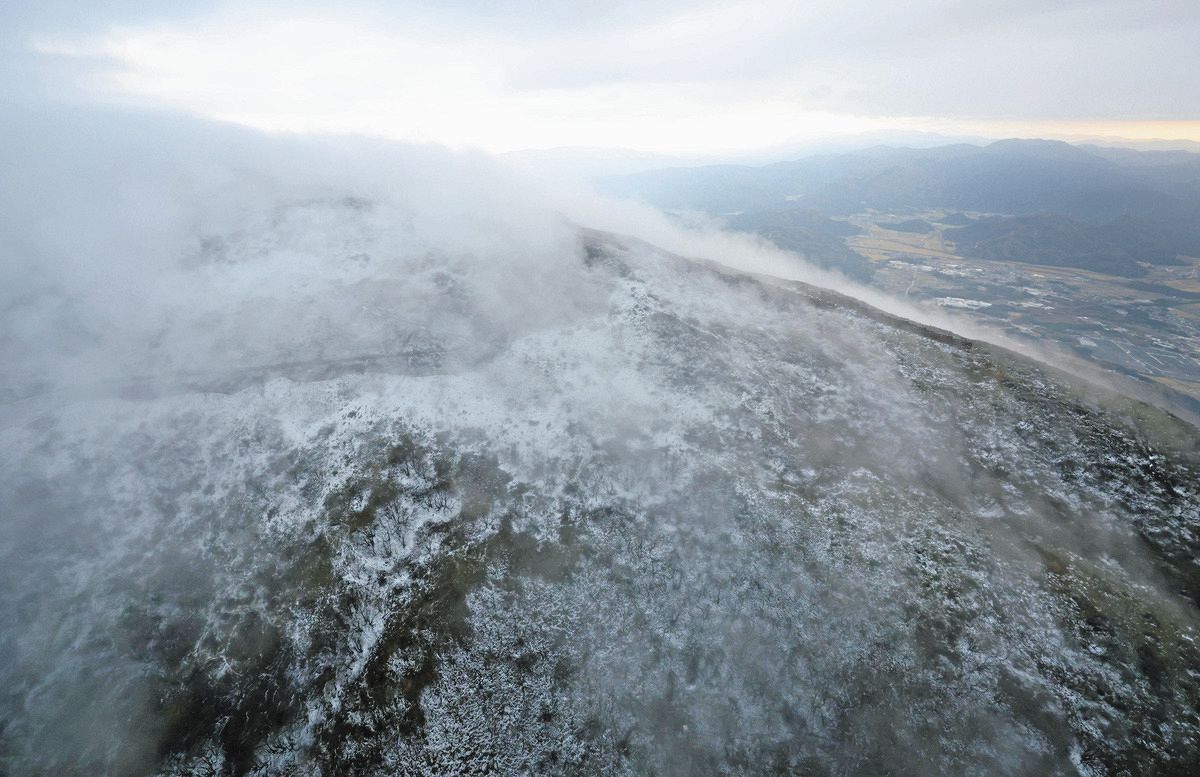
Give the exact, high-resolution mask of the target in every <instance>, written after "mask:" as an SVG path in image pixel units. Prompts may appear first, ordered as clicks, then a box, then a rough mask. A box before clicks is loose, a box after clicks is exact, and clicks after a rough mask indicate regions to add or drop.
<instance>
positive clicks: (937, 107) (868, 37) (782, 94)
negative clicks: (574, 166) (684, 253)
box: [0, 0, 1200, 154]
mask: <svg viewBox="0 0 1200 777" xmlns="http://www.w3.org/2000/svg"><path fill="white" fill-rule="evenodd" d="M0 30H3V32H0V46H3V48H4V51H3V54H2V57H0V67H2V70H0V73H3V74H2V75H0V93H2V94H4V95H5V96H6V97H7V98H8V99H10V100H23V101H38V100H43V99H48V98H52V99H56V100H82V101H102V102H106V103H119V104H133V105H139V106H142V105H147V106H156V107H158V106H162V107H170V108H174V109H182V110H185V111H188V112H193V113H198V114H201V115H204V116H208V117H216V118H221V119H226V120H231V121H235V122H239V123H244V124H249V125H252V126H256V127H260V128H266V129H272V130H290V131H322V132H328V131H334V132H356V133H367V134H372V135H381V136H386V137H392V138H401V139H407V140H420V141H433V142H439V143H445V144H448V145H452V146H475V147H480V148H484V149H486V150H489V151H509V150H514V149H521V148H530V147H541V148H546V147H556V146H611V147H623V148H632V149H638V150H642V151H649V152H657V153H682V154H697V153H721V152H728V151H735V150H752V149H759V148H767V147H771V146H775V145H781V144H787V143H791V142H795V141H798V140H804V139H808V138H814V137H818V136H825V135H838V134H846V133H856V132H877V131H882V130H886V129H905V130H922V131H932V132H942V133H949V134H973V135H986V136H995V137H1000V136H1010V135H1024V136H1031V135H1041V136H1048V137H1071V136H1092V135H1114V136H1124V137H1130V138H1146V137H1168V138H1190V139H1193V140H1200V75H1198V74H1200V2H1197V0H1157V1H1152V0H1091V1H1085V0H1056V1H1055V2H1045V0H1004V1H1003V2H999V1H991V0H976V1H974V2H950V1H949V0H910V1H909V2H904V3H899V2H897V3H885V2H880V1H879V0H818V1H817V2H808V3H800V2H783V1H781V0H739V1H738V2H731V1H730V0H710V1H709V2H683V1H682V0H665V1H662V2H653V1H652V0H643V1H642V2H631V1H630V0H603V1H600V0H561V1H560V2H553V3H551V2H533V1H532V0H527V1H525V2H500V1H499V0H476V1H474V2H459V3H450V2H407V3H405V2H390V3H383V2H367V1H365V0H351V1H350V2H326V3H318V2H303V1H302V2H290V3H283V2H266V3H225V2H219V1H218V2H204V1H201V0H198V1H195V2H192V1H190V0H184V1H183V2H175V3H170V2H158V3H136V2H128V1H125V0H93V1H92V2H87V1H86V0H79V2H65V1H63V0H49V1H45V0H43V1H42V2H37V1H36V0H31V2H27V3H24V4H20V3H15V4H14V3H12V2H10V3H5V4H4V5H3V6H2V7H0Z"/></svg>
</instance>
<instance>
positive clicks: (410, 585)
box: [0, 200, 1200, 775]
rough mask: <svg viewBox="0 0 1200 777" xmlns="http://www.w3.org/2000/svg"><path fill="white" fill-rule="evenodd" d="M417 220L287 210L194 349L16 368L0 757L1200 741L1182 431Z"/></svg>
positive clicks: (1090, 764) (361, 212)
mask: <svg viewBox="0 0 1200 777" xmlns="http://www.w3.org/2000/svg"><path fill="white" fill-rule="evenodd" d="M389 223H390V222H387V221H386V220H381V216H380V214H379V213H378V212H376V211H374V210H373V209H372V206H370V205H369V204H364V203H362V202H358V201H342V200H337V201H331V202H327V203H323V202H305V203H302V204H300V205H296V206H294V207H293V208H291V209H284V210H281V211H279V212H278V213H277V214H276V216H275V221H274V222H272V223H271V224H269V225H265V226H264V225H260V227H261V230H263V231H261V232H246V231H242V232H237V233H231V234H229V235H225V236H223V237H222V238H221V240H219V241H215V242H212V243H210V244H208V245H209V249H210V255H208V256H206V257H199V258H197V259H196V262H197V263H198V264H197V266H196V267H195V268H192V269H190V270H188V272H189V273H197V274H198V277H201V278H202V280H203V283H204V284H206V285H205V288H207V289H211V290H212V293H213V294H214V295H216V296H214V297H213V298H212V299H211V300H210V303H211V309H208V310H206V309H202V310H199V311H196V310H186V311H185V312H184V313H182V314H177V313H173V315H186V316H190V317H191V318H189V319H188V321H187V322H185V325H183V326H179V325H178V323H177V322H176V324H173V325H172V326H170V327H166V328H164V329H163V332H164V334H163V336H162V338H160V340H159V341H156V342H159V343H161V342H162V341H163V338H165V341H166V342H167V344H166V345H165V346H162V347H159V346H158V345H156V346H155V347H156V348H158V350H154V349H151V350H150V351H146V352H135V353H132V354H128V353H124V354H123V358H125V359H126V360H127V361H126V364H128V365H132V366H128V367H127V368H126V369H124V370H123V371H122V372H119V373H118V377H113V376H110V375H107V374H100V375H99V376H98V377H97V379H96V380H95V381H92V382H89V381H88V380H85V379H82V378H81V379H79V380H76V381H74V382H73V383H72V385H73V386H75V387H76V388H75V389H73V390H72V391H66V390H65V389H62V388H61V387H58V388H56V387H54V386H53V385H51V386H49V387H47V386H43V385H37V384H36V382H34V381H33V380H32V379H30V380H28V381H26V382H25V383H23V384H21V385H24V386H25V387H26V388H27V389H28V390H26V391H24V393H21V392H18V391H16V390H15V389H14V390H13V394H12V401H11V402H10V403H9V404H8V405H6V411H5V414H4V416H3V419H4V420H3V424H2V426H3V428H2V430H0V460H2V462H3V470H2V471H0V503H2V504H3V505H4V522H5V526H4V528H5V533H6V541H5V542H4V544H3V545H2V546H0V582H2V587H0V771H3V772H5V773H10V774H71V773H78V774H100V773H110V774H133V773H160V774H172V775H174V774H179V775H184V774H188V775H191V774H206V773H212V774H217V773H225V772H228V773H237V774H244V773H251V774H344V773H353V774H429V775H442V774H468V773H470V774H486V773H502V774H525V773H547V774H602V773H607V774H625V773H635V774H645V773H655V774H709V773H712V774H718V773H719V774H762V773H781V774H782V773H788V774H922V775H924V774H953V775H963V774H1014V775H1016V774H1020V775H1024V774H1075V773H1080V774H1097V775H1107V774H1111V775H1117V774H1171V773H1178V774H1191V773H1193V772H1192V771H1191V769H1192V767H1194V766H1195V765H1196V764H1197V763H1198V762H1200V706H1198V705H1200V669H1198V667H1200V644H1198V643H1197V642H1196V640H1197V638H1198V637H1200V628H1198V626H1200V617H1198V616H1200V612H1198V610H1197V604H1198V602H1200V572H1198V570H1197V566H1196V561H1195V559H1196V558H1197V551H1198V549H1200V490H1198V483H1200V477H1198V476H1200V468H1198V466H1197V461H1196V458H1195V455H1194V454H1195V451H1196V450H1197V444H1198V443H1200V434H1197V433H1196V432H1195V430H1192V429H1191V428H1190V427H1185V426H1183V425H1182V424H1180V423H1178V422H1173V421H1172V420H1171V419H1169V418H1168V417H1166V416H1164V415H1163V414H1161V413H1159V412H1157V411H1153V410H1151V409H1149V408H1146V407H1144V406H1140V405H1137V404H1135V403H1132V402H1128V401H1125V400H1122V399H1120V398H1119V397H1112V396H1107V395H1104V394H1103V393H1102V392H1099V391H1098V390H1093V389H1088V388H1086V387H1083V386H1081V385H1078V384H1074V385H1072V384H1071V383H1069V382H1068V381H1067V380H1066V379H1065V378H1063V377H1062V376H1060V375H1057V374H1056V373H1053V372H1051V371H1048V370H1046V369H1044V368H1040V367H1038V366H1036V365H1033V364H1031V363H1028V362H1025V361H1023V360H1020V359H1018V358H1016V357H1013V356H1011V355H1008V354H1006V353H1003V352H999V351H996V350H994V349H989V348H987V347H984V346H979V345H970V344H967V343H963V342H958V341H956V340H954V339H953V338H945V337H930V336H927V335H928V333H926V332H922V331H919V330H918V329H916V328H913V327H898V326H894V325H892V324H890V323H889V322H888V321H886V320H881V319H880V318H879V317H874V316H871V315H868V314H865V313H864V312H863V311H862V310H860V309H859V308H857V307H856V306H853V305H840V304H836V303H834V304H830V303H829V301H828V300H829V298H828V297H821V296H820V295H817V296H814V295H813V294H812V293H810V291H809V290H808V289H806V288H805V287H803V286H800V285H798V284H788V283H783V282H778V283H775V282H772V281H770V280H767V279H752V278H749V277H746V276H741V275H737V274H734V273H731V272H722V271H720V270H718V269H714V268H712V267H710V266H705V265H699V264H693V263H690V262H687V261H685V260H681V259H678V258H675V257H672V256H668V255H663V254H659V253H656V252H654V251H652V250H650V249H647V248H645V247H643V246H640V245H637V244H632V243H631V244H627V245H622V244H621V242H620V241H618V240H616V239H600V238H596V237H590V238H588V240H587V241H576V242H571V241H559V242H550V243H546V244H539V246H538V248H539V250H542V251H546V250H549V247H553V248H555V250H560V251H561V256H560V260H559V261H558V262H557V263H554V264H549V265H548V264H545V263H539V262H530V263H527V264H521V263H517V264H515V265H512V266H508V265H501V266H500V267H499V268H498V269H495V270H494V271H492V272H491V273H490V274H488V273H481V272H480V267H481V266H484V265H485V264H486V262H487V261H492V260H493V258H494V257H492V256H484V255H482V254H481V253H480V252H481V251H482V250H483V249H479V250H478V251H476V250H475V249H473V248H472V247H471V245H470V244H469V243H470V241H469V240H467V239H466V238H464V241H463V245H462V246H460V248H461V254H459V255H454V256H448V255H445V254H439V253H437V252H429V251H425V250H417V249H416V248H415V247H414V246H415V245H416V244H415V243H414V242H412V241H409V242H404V241H399V242H396V243H389V244H385V245H381V244H380V238H378V237H376V234H377V233H378V232H380V231H381V230H382V231H383V232H385V233H386V230H387V229H388V224H389ZM296 235H300V236H301V238H303V239H301V238H296V237H295V236H296ZM315 235H322V236H324V237H322V238H321V239H320V240H319V241H316V242H314V240H316V238H314V237H312V236H315ZM281 236H284V237H281ZM287 236H290V237H287ZM304 236H308V237H304ZM285 238H286V239H285ZM555 239H556V240H558V238H555ZM296 240H299V242H298V243H297V242H295V241H296ZM289 241H292V242H289ZM521 245H522V244H521V243H520V241H515V242H514V247H513V248H512V250H513V251H518V250H521ZM548 246H549V247H548ZM489 250H490V249H489ZM325 255H327V256H332V257H335V258H336V261H337V262H341V264H338V265H337V267H336V272H335V273H334V274H333V276H332V277H334V278H335V279H336V281H333V282H331V281H330V279H329V277H327V270H326V269H325V268H324V267H323V266H322V265H320V263H319V262H317V263H316V264H312V262H314V261H315V260H314V259H313V257H320V256H325ZM381 255H383V256H387V257H389V258H388V259H387V260H386V262H384V263H383V264H382V265H381V264H379V262H380V261H381V260H380V259H379V257H380V256H381ZM264 257H265V258H264ZM343 259H344V262H343ZM495 261H501V260H500V259H495ZM256 262H258V263H259V264H256ZM264 263H265V264H264ZM343 265H344V266H343ZM372 268H376V270H378V272H376V270H373V269H372ZM310 270H311V271H310ZM255 273H260V274H266V275H264V277H266V276H267V275H270V274H271V273H285V274H287V273H291V275H288V276H287V277H288V278H291V279H292V281H294V283H290V284H288V285H287V286H285V287H284V288H285V289H286V291H287V292H288V295H287V296H264V297H262V298H257V297H253V296H251V297H250V298H243V297H242V296H238V295H239V294H242V292H241V291H240V290H244V289H245V288H247V287H248V286H253V283H252V282H248V281H247V277H248V276H251V275H254V274H255ZM493 281H494V282H493ZM265 283H266V281H264V284H265ZM331 283H332V285H330V284H331ZM269 287H270V288H271V289H272V290H273V291H277V290H278V288H279V287H278V284H277V283H276V282H274V281H272V282H271V284H270V286H269ZM568 290H569V293H568ZM223 292H227V294H225V295H224V296H223ZM329 294H333V295H334V299H335V301H336V303H337V304H336V305H332V306H331V305H330V304H329V299H330V297H329V296H328V295H329ZM229 298H234V299H237V300H238V304H239V306H238V307H237V308H236V309H235V310H233V311H232V313H231V314H230V315H224V314H223V313H222V307H221V305H222V304H223V303H222V300H225V299H229ZM817 299H819V300H824V302H821V304H816V303H815V302H814V300H817ZM306 300H309V301H306ZM304 305H312V306H313V307H314V314H313V316H311V317H307V318H304V317H301V318H300V319H298V320H301V321H303V322H304V327H302V328H301V329H300V330H298V331H289V330H287V329H284V330H282V331H280V332H272V333H271V334H270V336H265V335H263V334H262V333H261V332H260V331H257V330H256V329H255V327H265V326H267V325H269V324H271V323H272V322H279V321H292V320H297V319H296V314H295V311H294V310H293V308H299V307H303V306H304ZM330 310H336V311H339V315H337V316H334V317H332V318H331V317H330V316H329V315H328V311H330ZM363 322H365V323H363ZM360 323H361V324H362V325H361V326H360ZM153 330H154V326H152V325H150V324H147V325H146V331H148V332H149V331H153ZM139 331H141V330H139ZM240 333H247V334H240ZM239 339H240V342H241V348H242V350H241V351H238V354H239V355H238V358H231V359H228V360H224V361H220V360H218V361H214V359H212V358H209V357H205V358H203V359H200V360H199V361H200V362H201V363H202V365H203V367H202V368H192V367H189V365H188V364H186V363H180V360H179V358H178V354H181V353H187V352H188V349H189V348H192V347H195V348H198V349H200V350H202V351H204V352H206V353H209V352H211V353H216V354H221V353H224V352H225V351H224V350H223V349H227V348H229V347H230V343H236V342H239ZM314 342H315V343H318V344H319V345H320V349H318V350H319V352H313V351H312V350H306V344H309V343H314ZM414 354H415V355H414ZM347 355H348V356H349V357H353V358H352V359H350V361H349V362H348V361H347ZM34 372H35V371H33V370H31V372H30V374H31V375H32V374H33V373H34ZM120 376H126V377H120ZM128 376H132V377H128ZM39 392H40V393H39Z"/></svg>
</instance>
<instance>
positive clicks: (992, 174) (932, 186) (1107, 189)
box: [598, 140, 1200, 276]
mask: <svg viewBox="0 0 1200 777" xmlns="http://www.w3.org/2000/svg"><path fill="white" fill-rule="evenodd" d="M598 185H599V187H600V188H601V189H602V190H603V191H604V192H606V193H609V194H616V195H621V196H634V197H638V198H641V199H644V200H646V201H648V202H650V203H652V204H654V205H656V206H658V207H662V208H666V209H676V210H693V211H703V212H706V213H710V214H714V215H722V214H736V217H735V218H736V221H737V223H735V224H734V225H733V226H738V224H740V225H741V228H746V227H747V226H749V228H751V229H752V230H753V231H759V232H772V233H774V234H782V233H784V232H789V234H788V235H787V236H786V238H791V240H790V242H789V239H786V238H785V240H784V241H783V243H781V244H782V245H783V246H784V247H786V248H792V249H795V250H799V251H803V252H805V253H807V254H810V255H812V256H815V257H817V258H818V259H820V258H821V257H823V256H824V254H823V252H824V251H825V250H826V249H827V248H828V246H827V241H825V240H824V238H823V237H821V238H820V239H813V240H808V239H804V240H799V241H797V240H795V238H796V237H798V235H796V234H792V233H794V232H795V231H796V230H795V229H790V230H785V229H780V225H781V224H791V223H792V222H793V221H794V222H796V223H798V224H809V223H811V222H812V220H813V218H814V214H816V215H818V216H822V217H830V216H845V215H849V214H852V213H858V212H863V211H866V210H876V211H885V212H888V211H896V212H899V213H904V212H913V211H924V210H948V211H954V212H964V211H965V212H969V213H974V214H987V216H988V217H987V218H985V219H983V220H981V221H975V223H970V224H968V225H966V226H964V228H963V229H962V230H960V231H958V232H957V234H954V233H953V232H948V233H947V235H946V236H947V237H948V238H951V239H956V240H958V241H961V242H962V243H964V244H966V245H968V246H970V247H971V250H972V251H974V253H975V255H977V256H979V257H980V258H1005V259H1020V260H1021V261H1026V262H1030V263H1035V264H1036V263H1043V264H1051V265H1060V266H1071V267H1084V268H1087V269H1094V270H1098V271H1101V272H1107V273H1110V274H1116V275H1126V276H1138V275H1141V274H1144V270H1143V269H1142V265H1141V263H1150V264H1169V263H1173V262H1175V261H1176V257H1177V256H1178V255H1180V254H1183V255H1188V256H1200V154H1193V153H1189V152H1186V151H1135V150H1132V149H1123V148H1106V147H1101V146H1073V145H1071V144H1068V143H1064V142H1061V141H1050V140H1001V141H997V142H994V143H991V144H989V145H986V146H973V145H966V144H956V145H948V146H941V147H937V148H919V149H918V148H891V147H878V148H871V149H867V150H864V151H858V152H852V153H845V154H824V155H818V156H811V157H806V158H804V159H800V160H796V161H791V162H780V163H776V164H770V165H765V166H761V167H750V166H740V165H714V166H706V167H696V168H673V169H664V170H655V171H650V172H643V173H637V174H633V175H625V176H615V177H609V178H605V179H602V180H600V181H599V182H598ZM953 218H955V219H956V220H957V221H958V222H960V223H964V224H965V223H966V222H968V221H970V220H969V219H967V218H963V217H961V216H957V215H956V216H954V217H953ZM898 220H899V219H898ZM909 226H910V227H913V226H914V225H911V224H910V225H909ZM800 237H803V236H800ZM830 261H831V262H833V263H835V264H836V263H837V262H838V261H841V259H840V258H839V257H830ZM821 263H826V262H824V261H822V262H821ZM848 269H849V274H851V275H857V274H860V273H861V272H862V271H863V267H862V263H861V262H858V261H857V260H852V261H850V262H849V264H848Z"/></svg>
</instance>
